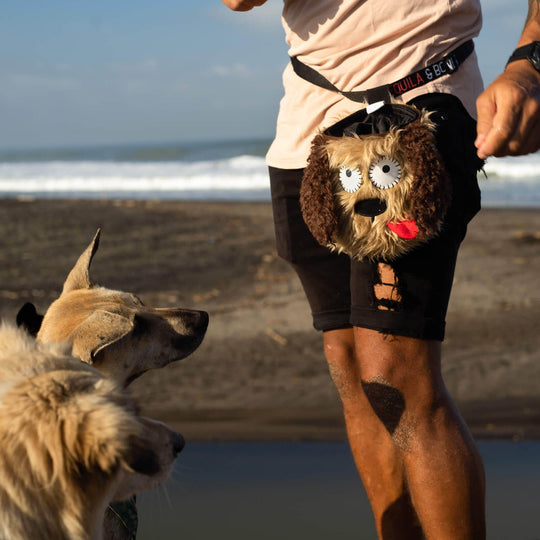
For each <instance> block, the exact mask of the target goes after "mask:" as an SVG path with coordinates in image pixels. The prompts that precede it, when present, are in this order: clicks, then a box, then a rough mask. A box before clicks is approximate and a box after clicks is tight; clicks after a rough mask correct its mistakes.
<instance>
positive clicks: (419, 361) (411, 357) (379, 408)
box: [356, 332, 445, 445]
mask: <svg viewBox="0 0 540 540" xmlns="http://www.w3.org/2000/svg"><path fill="white" fill-rule="evenodd" d="M358 334H362V337H363V338H364V339H358ZM356 354H357V357H358V363H359V365H360V371H361V374H362V376H361V380H360V384H361V387H362V390H363V392H364V394H365V396H366V398H367V400H368V402H369V404H370V406H371V408H372V409H373V412H374V413H375V414H376V416H377V417H378V418H379V420H380V421H381V423H382V424H383V425H384V427H385V428H386V430H387V431H388V432H389V434H390V435H391V436H392V437H393V438H394V440H396V442H398V443H400V444H401V445H406V444H407V440H406V439H408V438H409V436H410V435H411V434H412V433H413V432H414V430H415V429H416V427H417V426H419V425H421V424H423V423H425V422H429V421H430V419H431V417H432V416H433V415H435V414H437V409H438V408H439V405H440V404H441V403H442V399H441V397H442V396H443V395H444V393H445V391H444V385H443V383H442V378H441V376H440V348H439V346H438V345H436V344H431V343H428V342H421V341H419V340H412V339H411V338H400V337H393V338H391V339H388V337H385V336H382V335H380V334H379V336H374V335H372V334H369V333H365V332H358V333H357V339H356Z"/></svg>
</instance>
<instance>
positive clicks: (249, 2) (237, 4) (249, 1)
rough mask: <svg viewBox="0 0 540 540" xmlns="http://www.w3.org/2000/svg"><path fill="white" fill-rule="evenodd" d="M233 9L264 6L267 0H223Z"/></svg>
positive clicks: (247, 9) (242, 9) (240, 9)
mask: <svg viewBox="0 0 540 540" xmlns="http://www.w3.org/2000/svg"><path fill="white" fill-rule="evenodd" d="M221 1H222V2H223V3H224V4H225V5H226V6H227V7H228V8H231V9H232V10H233V11H249V10H250V9H253V8H254V7H257V6H262V5H263V4H264V3H265V2H266V0H221Z"/></svg>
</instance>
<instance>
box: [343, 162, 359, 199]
mask: <svg viewBox="0 0 540 540" xmlns="http://www.w3.org/2000/svg"><path fill="white" fill-rule="evenodd" d="M339 181H340V182H341V185H342V186H343V189H344V190H345V191H347V192H348V193H354V192H355V191H356V190H357V189H358V188H359V187H360V186H361V185H362V173H361V172H360V171H359V170H358V169H347V167H342V168H341V169H340V170H339Z"/></svg>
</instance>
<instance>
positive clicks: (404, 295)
mask: <svg viewBox="0 0 540 540" xmlns="http://www.w3.org/2000/svg"><path fill="white" fill-rule="evenodd" d="M411 103H412V104H414V105H416V106H417V107H423V108H426V109H428V110H432V111H435V112H434V113H433V114H432V116H431V119H432V120H433V121H434V122H435V123H436V124H437V131H436V139H437V146H438V149H439V152H440V154H441V156H442V158H443V160H444V162H445V165H446V168H447V171H448V173H449V175H450V177H451V179H452V184H453V195H452V204H451V206H450V209H449V210H448V212H447V215H446V217H445V222H444V225H443V228H442V231H441V233H440V234H439V235H438V236H437V237H436V238H434V239H432V240H430V241H429V242H427V243H425V244H423V245H421V246H419V247H417V248H416V249H414V250H412V251H410V252H408V253H407V254H405V255H403V256H401V257H400V258H398V259H397V260H394V261H392V262H389V263H382V262H381V263H379V262H367V261H357V260H353V259H351V258H350V257H349V256H348V255H345V254H337V253H336V252H332V251H330V250H329V249H328V248H326V247H323V246H321V245H319V244H318V243H317V241H316V240H315V239H314V238H313V236H312V235H311V233H310V231H309V229H308V228H307V226H306V224H305V223H304V220H303V218H302V213H301V210H300V204H299V190H300V183H301V181H302V175H303V169H276V168H274V167H270V183H271V191H272V205H273V212H274V223H275V231H276V247H277V251H278V254H279V255H280V256H281V257H282V258H284V259H285V260H287V261H288V262H290V263H291V264H292V266H293V267H294V269H295V271H296V272H297V274H298V276H299V278H300V280H301V282H302V286H303V288H304V291H305V293H306V296H307V298H308V301H309V303H310V306H311V312H312V315H313V325H314V327H315V328H316V329H317V330H322V331H325V330H332V329H337V328H347V327H351V326H358V327H363V328H370V329H372V330H377V331H379V332H382V333H385V334H395V335H403V336H410V337H415V338H420V339H434V340H439V341H442V340H443V339H444V329H445V317H446V310H447V307H448V301H449V298H450V291H451V288H452V281H453V277H454V269H455V264H456V258H457V252H458V248H459V245H460V244H461V242H462V240H463V238H464V237H465V233H466V230H467V224H468V222H469V221H470V220H471V219H472V217H473V216H474V215H475V214H476V213H477V212H478V210H479V209H480V190H479V188H478V182H477V171H478V169H479V168H480V167H481V165H482V162H481V161H480V160H479V159H478V157H477V156H476V149H475V147H474V139H475V137H476V124H475V122H474V120H473V119H472V118H471V117H470V116H469V115H468V113H467V111H466V110H465V108H464V107H463V105H462V104H461V102H460V101H459V100H458V99H457V98H455V97H454V96H451V95H449V94H426V95H424V96H421V97H418V98H415V99H414V100H412V101H411Z"/></svg>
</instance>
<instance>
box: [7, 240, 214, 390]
mask: <svg viewBox="0 0 540 540" xmlns="http://www.w3.org/2000/svg"><path fill="white" fill-rule="evenodd" d="M98 243H99V231H98V232H97V234H96V236H95V237H94V239H93V240H92V242H91V243H90V245H89V246H88V248H87V249H86V250H85V251H84V253H83V254H82V255H81V256H80V258H79V260H78V261H77V263H76V264H75V266H74V268H73V269H72V270H71V272H70V273H69V275H68V277H67V279H66V281H65V283H64V287H63V290H62V294H61V296H60V297H59V298H58V299H57V300H56V301H55V302H53V303H52V304H51V305H50V306H49V309H48V310H47V312H46V313H45V315H44V317H43V320H42V321H41V322H38V321H37V320H36V317H39V315H37V314H36V313H35V311H34V310H32V309H28V308H26V309H25V310H21V312H19V317H18V322H19V323H20V324H22V325H24V326H26V327H27V328H30V327H36V326H37V327H38V328H39V332H38V335H37V339H38V340H39V341H42V342H45V343H69V344H71V345H72V347H73V349H72V352H73V355H74V356H76V357H78V358H80V359H81V360H83V361H85V362H87V363H89V364H92V365H95V367H97V368H98V369H99V370H100V371H101V372H103V373H105V374H106V375H108V376H110V377H111V378H113V379H114V380H115V381H117V382H118V383H120V384H123V385H127V384H129V382H131V381H132V380H134V379H135V378H137V377H138V376H140V375H141V374H142V373H144V372H145V371H147V370H149V369H156V368H161V367H164V366H166V365H167V364H169V363H170V362H173V361H175V360H180V359H181V358H184V357H186V356H188V355H189V354H191V353H192V352H193V351H194V350H195V349H197V347H198V346H199V345H200V343H201V342H202V340H203V337H204V335H205V332H206V329H207V326H208V314H207V313H205V312H203V311H195V310H189V309H181V308H175V309H169V308H166V309H160V308H157V309H156V308H149V307H146V306H145V305H144V304H143V303H142V302H141V301H140V300H139V299H138V298H137V297H136V296H135V295H133V294H130V293H126V292H122V291H115V290H111V289H107V288H105V287H100V286H97V285H95V284H94V283H93V282H92V280H91V279H90V275H89V269H90V264H91V262H92V258H93V257H94V255H95V253H96V251H97V249H98ZM21 313H22V315H21ZM25 318H26V320H25Z"/></svg>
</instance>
